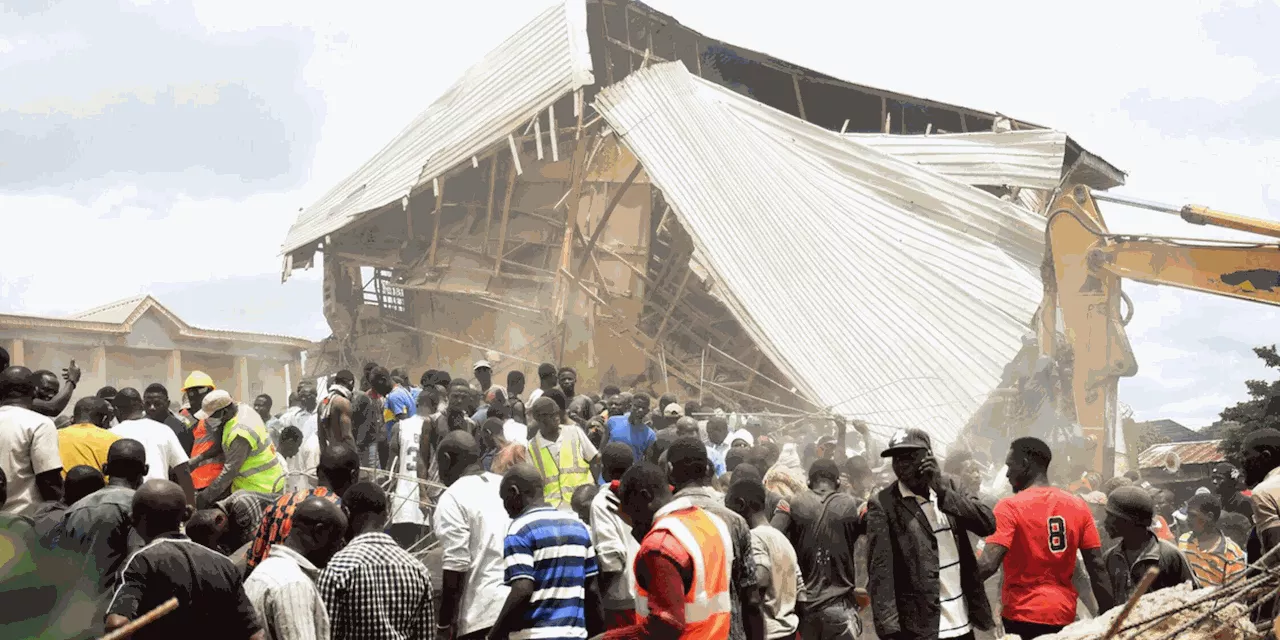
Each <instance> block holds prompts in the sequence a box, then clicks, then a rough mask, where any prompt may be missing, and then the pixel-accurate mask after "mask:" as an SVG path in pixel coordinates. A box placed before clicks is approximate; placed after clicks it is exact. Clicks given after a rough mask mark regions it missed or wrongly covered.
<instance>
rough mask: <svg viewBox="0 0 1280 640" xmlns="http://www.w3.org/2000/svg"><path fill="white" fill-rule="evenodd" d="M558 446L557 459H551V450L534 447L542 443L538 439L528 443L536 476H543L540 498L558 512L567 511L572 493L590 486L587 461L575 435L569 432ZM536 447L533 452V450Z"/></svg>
mask: <svg viewBox="0 0 1280 640" xmlns="http://www.w3.org/2000/svg"><path fill="white" fill-rule="evenodd" d="M569 435H570V437H568V438H565V439H564V441H563V442H561V444H560V459H559V460H556V459H555V458H553V457H552V456H551V448H550V447H546V446H542V447H538V446H536V445H535V444H534V443H535V442H539V441H543V442H545V440H543V438H542V436H541V435H535V436H534V437H532V438H530V439H529V457H530V458H532V459H533V464H534V466H536V467H538V473H540V474H542V481H543V489H542V492H543V495H544V496H545V497H546V499H547V504H549V505H551V506H553V507H555V508H557V509H561V508H564V509H567V508H569V505H570V504H571V503H572V501H573V491H574V490H575V489H577V488H578V487H581V486H582V485H584V484H591V482H592V479H591V469H590V467H588V466H587V461H586V460H583V459H582V444H581V443H580V442H578V437H579V436H578V434H577V432H576V431H575V432H571V433H570V434H569ZM535 447H536V448H535Z"/></svg>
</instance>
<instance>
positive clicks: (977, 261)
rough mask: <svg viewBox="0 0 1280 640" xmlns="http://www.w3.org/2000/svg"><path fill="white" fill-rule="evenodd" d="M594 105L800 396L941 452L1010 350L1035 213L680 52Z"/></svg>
mask: <svg viewBox="0 0 1280 640" xmlns="http://www.w3.org/2000/svg"><path fill="white" fill-rule="evenodd" d="M595 106H596V110H597V111H599V112H600V113H601V114H602V115H603V116H604V118H605V119H606V120H607V121H608V122H609V124H610V125H612V126H613V128H614V129H615V130H616V131H617V132H618V134H619V135H620V136H621V138H622V140H623V141H624V142H625V143H626V144H627V146H628V147H629V148H630V149H631V151H632V152H633V153H635V155H636V156H637V157H638V158H639V159H640V161H641V163H642V164H643V165H644V167H645V171H646V172H647V173H648V175H649V176H650V178H651V179H652V180H653V182H654V183H655V184H656V185H657V186H658V187H659V188H661V189H662V191H663V194H664V196H665V198H666V200H667V202H669V203H670V204H671V206H672V210H673V211H675V212H676V215H677V216H678V217H679V219H680V221H681V222H682V223H683V225H684V226H685V228H686V229H688V230H689V232H690V234H691V235H692V236H693V238H694V244H695V246H696V249H697V251H698V253H699V256H698V260H699V261H700V262H701V263H702V264H703V265H704V266H705V267H706V268H707V270H708V272H709V274H710V277H711V290H712V293H714V294H715V295H716V296H717V297H719V298H720V299H721V300H722V301H723V302H724V303H725V305H726V306H727V307H728V308H729V309H730V311H731V313H732V314H733V315H734V316H735V318H736V319H737V320H738V321H739V322H740V323H741V325H742V326H743V327H744V328H745V330H746V331H747V332H748V333H749V334H750V335H751V337H752V338H753V339H754V340H755V342H756V344H757V345H758V346H760V348H761V349H762V350H763V351H764V352H765V353H766V355H768V357H769V358H770V359H771V360H772V361H773V362H774V364H775V365H777V366H778V367H779V368H780V369H781V370H782V371H783V372H784V373H785V374H786V375H787V376H788V377H789V378H790V379H791V381H792V382H793V383H795V384H796V385H797V386H798V388H799V389H800V392H801V393H802V394H804V395H806V396H807V397H809V398H810V399H812V400H814V401H816V402H818V403H820V404H822V405H826V406H832V407H835V409H836V411H837V412H839V413H841V414H845V415H851V416H859V417H863V418H864V419H865V420H867V421H868V422H870V423H872V426H873V427H875V428H876V429H877V430H878V431H879V432H880V433H881V434H882V435H883V434H885V433H887V432H889V431H890V430H891V429H893V428H902V427H909V426H917V427H922V428H925V429H927V430H929V431H930V432H932V433H933V434H934V437H935V438H936V439H937V440H938V442H939V443H940V444H942V445H944V446H945V445H946V444H949V443H950V442H951V441H952V440H953V439H954V438H955V436H956V434H957V433H958V432H959V430H960V429H961V428H962V427H963V426H964V424H965V422H966V421H967V420H968V419H969V417H970V416H971V415H972V413H973V411H974V410H976V409H977V407H978V406H979V404H980V403H981V400H982V399H983V398H984V397H985V396H986V395H987V394H988V393H989V392H990V391H991V390H992V389H993V388H995V386H996V385H997V384H998V383H999V378H1000V374H1001V371H1002V370H1003V368H1004V366H1005V365H1006V364H1007V363H1008V362H1009V361H1010V360H1011V359H1012V358H1013V357H1014V355H1015V354H1016V353H1017V352H1018V350H1019V348H1021V344H1022V343H1021V340H1022V336H1023V335H1024V334H1025V333H1027V332H1028V331H1029V322H1030V320H1031V318H1032V315H1033V314H1034V313H1035V310H1036V307H1037V305H1038V303H1039V300H1040V297H1041V287H1040V284H1039V281H1038V277H1037V275H1036V273H1037V271H1036V269H1038V266H1039V264H1040V260H1041V258H1042V256H1043V225H1044V221H1043V219H1042V218H1040V217H1039V216H1036V215H1035V214H1033V213H1031V212H1029V211H1027V210H1025V209H1022V208H1020V207H1017V206H1014V205H1012V204H1009V203H1006V202H1002V201H1000V200H999V199H998V198H995V197H993V196H991V195H990V194H987V193H985V192H982V191H980V190H978V189H975V188H973V187H970V186H967V185H964V184H962V183H959V182H957V181H955V180H952V179H950V178H947V177H945V176H941V175H939V174H937V173H933V172H931V171H928V170H926V169H923V168H921V167H919V166H917V165H915V164H911V163H909V162H906V161H903V160H899V159H896V158H894V157H892V156H890V155H887V154H885V153H883V152H880V151H878V150H876V149H874V148H872V147H870V146H867V145H864V144H860V143H858V142H855V141H853V140H849V139H846V138H844V137H842V136H840V135H839V134H838V133H835V132H832V131H828V130H826V129H823V128H821V127H818V126H816V125H812V124H809V123H807V122H804V121H802V120H800V119H798V118H795V117H793V116H790V115H788V114H785V113H782V112H780V111H777V110H775V109H772V108H769V107H767V106H764V105H761V104H760V103H758V102H755V101H753V100H751V99H750V98H748V97H745V96H741V95H739V94H736V93H734V92H732V91H729V90H726V89H723V88H720V87H718V86H716V85H713V84H711V83H709V82H706V81H703V80H701V79H699V78H697V77H695V76H693V75H692V74H690V73H689V72H688V71H687V70H686V69H685V68H684V66H683V65H682V64H680V63H669V64H662V65H657V66H653V67H650V68H648V69H644V70H642V71H639V72H636V73H634V74H632V75H631V76H630V77H628V78H627V79H625V80H623V81H622V82H620V83H618V84H615V85H613V86H611V87H608V88H606V89H604V90H603V91H602V92H601V93H600V94H599V96H598V98H597V103H596V105H595Z"/></svg>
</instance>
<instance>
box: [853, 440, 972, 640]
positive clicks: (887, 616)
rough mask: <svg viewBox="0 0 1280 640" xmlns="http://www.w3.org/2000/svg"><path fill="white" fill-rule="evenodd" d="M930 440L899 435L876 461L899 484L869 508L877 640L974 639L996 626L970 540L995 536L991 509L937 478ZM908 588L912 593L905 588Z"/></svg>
mask: <svg viewBox="0 0 1280 640" xmlns="http://www.w3.org/2000/svg"><path fill="white" fill-rule="evenodd" d="M932 449H933V447H932V443H931V441H930V439H929V434H927V433H925V432H924V431H922V430H920V429H906V430H900V431H898V432H897V433H895V434H894V436H893V438H891V439H890V441H889V447H888V448H887V449H885V450H884V451H883V452H882V453H881V454H880V455H881V456H883V457H891V458H893V473H894V475H895V476H896V477H897V479H898V481H897V483H895V484H893V485H891V486H889V487H887V488H885V489H883V490H881V491H880V492H879V493H878V494H877V495H876V498H875V499H874V500H872V501H871V502H870V503H868V507H867V514H866V523H867V524H866V526H867V535H868V540H869V544H870V551H869V554H870V556H869V557H870V562H869V568H868V571H869V576H868V581H867V584H868V589H869V590H870V592H871V604H872V609H873V613H874V617H875V625H876V633H877V634H878V635H879V636H880V637H882V638H889V637H892V638H898V639H901V640H910V639H915V638H930V639H933V638H939V639H942V640H946V639H947V638H972V637H973V630H974V629H975V628H976V629H981V630H989V629H991V628H992V627H994V626H995V625H994V621H993V620H992V616H991V606H990V604H989V603H988V601H987V594H986V590H985V589H984V588H983V585H982V582H981V581H980V580H978V577H977V571H978V566H977V565H978V561H977V558H976V557H975V555H974V551H973V546H972V544H971V543H970V542H969V536H968V533H969V532H972V533H975V534H977V535H979V536H989V535H991V534H993V533H995V530H996V519H995V515H994V514H993V513H992V511H991V508H990V507H987V506H985V505H983V504H982V503H981V502H980V501H979V500H978V498H977V497H976V496H968V495H965V494H964V493H963V492H962V491H961V490H960V489H959V487H957V485H956V483H955V481H953V480H951V479H948V478H946V477H945V476H943V475H942V472H941V469H939V468H938V461H937V459H936V458H934V457H933V451H932ZM908 585H910V588H908Z"/></svg>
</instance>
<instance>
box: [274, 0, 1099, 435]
mask: <svg viewBox="0 0 1280 640" xmlns="http://www.w3.org/2000/svg"><path fill="white" fill-rule="evenodd" d="M1123 180H1124V174H1123V173H1122V172H1120V171H1119V170H1117V169H1116V168H1115V167H1113V166H1111V165H1110V164H1108V163H1107V162H1106V161H1104V160H1102V159H1101V158H1099V157H1097V156H1095V155H1093V154H1091V153H1089V152H1087V151H1085V150H1084V149H1083V148H1081V147H1080V146H1079V145H1078V144H1077V143H1076V142H1075V141H1073V140H1072V139H1071V138H1069V137H1068V136H1067V135H1065V134H1063V133H1061V132H1058V131H1054V130H1051V129H1048V128H1045V127H1042V126H1039V125H1035V124H1031V123H1028V122H1023V121H1020V120H1017V119H1013V118H1008V117H1005V116H1001V115H998V114H994V113H986V112H983V111H979V110H975V109H969V108H965V107H960V106H954V105H948V104H943V103H940V102H936V101H932V100H927V99H921V98H915V97H911V96H906V95H902V94H898V93H894V92H890V91H883V90H879V89H874V88H870V87H865V86H860V85H857V84H853V83H850V82H846V81H844V80H840V79H837V78H833V77H830V76H827V75H824V74H822V73H819V72H816V71H812V70H809V69H805V68H802V67H799V66H796V65H793V64H791V63H788V62H785V61H782V60H779V59H776V58H773V57H771V56H768V55H765V54H762V53H758V52H755V51H751V50H748V49H745V48H743V47H739V46H736V45H732V44H728V43H725V42H721V41H717V40H715V39H712V38H709V37H707V36H704V35H702V34H701V33H698V32H696V31H694V30H692V29H690V28H688V27H685V26H683V25H681V24H680V23H679V22H677V21H676V20H675V19H674V18H672V17H670V16H667V15H664V14H662V13H660V12H657V11H655V10H653V9H652V8H650V7H648V6H646V5H644V4H642V3H640V2H634V1H627V0H564V1H561V2H557V3H555V4H554V5H553V6H550V7H548V8H547V9H546V10H544V11H543V12H542V13H540V14H539V15H537V17H535V18H534V19H533V20H532V21H531V22H529V23H528V24H527V25H526V26H525V27H523V28H521V29H520V30H519V31H517V32H516V33H515V34H513V35H512V36H510V37H509V38H508V39H507V40H506V41H505V42H503V43H502V44H501V45H500V46H499V47H498V48H496V49H495V50H493V51H492V52H490V53H489V54H488V55H487V56H485V58H484V59H483V60H482V61H480V62H479V63H478V64H476V65H475V66H474V67H472V68H471V69H470V70H468V71H467V72H466V73H465V74H464V75H463V77H462V78H461V79H460V80H458V82H457V83H456V84H454V85H453V86H452V87H451V88H450V89H449V90H447V91H446V92H445V93H444V95H442V96H441V97H440V98H439V99H438V100H437V101H436V102H435V103H433V104H432V105H430V106H429V107H427V109H426V110H425V111H424V112H423V113H422V114H421V115H420V116H419V117H418V118H417V119H415V120H414V121H413V122H412V123H411V124H410V125H409V126H408V127H407V128H406V129H405V130H404V131H403V132H401V133H400V134H399V135H398V136H396V138H395V139H394V140H392V141H391V142H390V143H389V144H388V145H387V146H386V147H384V148H383V149H382V150H381V151H380V152H378V153H377V154H376V155H375V156H374V157H373V158H372V159H370V160H369V161H368V162H367V163H365V164H364V165H363V166H362V167H360V168H359V169H358V170H357V171H356V172H355V173H353V174H352V175H351V176H350V177H348V178H347V179H346V180H344V181H342V182H341V183H340V184H338V185H337V186H335V187H334V188H333V189H332V190H331V191H329V192H328V193H327V194H326V195H325V196H324V197H323V198H322V199H321V200H320V201H319V202H316V203H315V204H313V205H312V206H310V207H308V208H306V209H305V210H303V211H302V212H301V214H300V215H299V216H298V218H297V221H296V222H295V223H294V225H293V227H292V228H291V229H290V231H289V233H288V236H287V237H286V239H285V242H284V246H283V256H284V265H283V269H284V277H286V278H287V277H288V276H289V274H290V273H291V272H292V271H293V270H294V269H298V268H309V267H312V266H314V265H316V264H317V259H318V258H319V264H321V265H322V268H323V272H324V313H325V317H326V319H327V320H328V323H329V325H330V327H331V328H332V330H333V335H332V337H331V338H329V339H328V340H326V341H324V342H323V343H322V345H321V347H320V348H318V349H316V350H315V351H314V352H313V353H312V354H311V356H310V358H309V363H311V365H312V369H313V371H312V373H315V374H320V375H323V374H326V373H331V372H333V371H336V370H338V369H341V368H349V369H353V370H355V369H358V368H359V366H360V365H361V363H362V362H363V361H364V360H375V361H377V362H379V363H382V364H384V365H386V366H389V367H405V368H407V369H409V370H411V371H421V370H423V369H426V368H428V367H442V368H446V369H447V370H449V371H453V372H463V371H469V370H470V366H471V363H472V362H474V361H475V360H478V359H481V358H487V359H489V360H490V361H491V362H493V365H494V373H495V380H497V381H499V382H501V381H502V380H504V379H505V372H506V371H509V370H512V369H520V370H523V371H525V372H526V374H532V373H533V370H534V369H535V368H536V366H537V364H538V363H539V362H543V361H546V362H555V363H562V364H566V365H570V366H576V367H577V368H578V370H579V374H580V378H581V379H582V381H583V382H582V383H581V384H582V386H584V388H598V387H599V386H600V385H604V384H609V383H614V384H619V385H620V386H624V387H626V386H637V387H641V388H649V389H652V390H654V391H655V392H658V393H661V392H664V391H667V390H671V391H674V392H676V393H677V394H678V395H679V396H680V397H682V398H697V399H701V400H704V401H705V403H707V404H714V405H717V406H722V407H725V408H735V409H740V410H750V411H757V412H772V413H775V414H779V415H791V416H803V415H826V414H828V413H839V414H842V415H846V416H850V417H856V418H861V419H863V420H865V421H866V422H868V423H869V424H870V425H871V426H872V428H873V430H875V431H876V432H878V433H880V434H885V433H888V432H889V431H890V430H891V429H895V428H900V427H906V426H919V427H923V428H925V429H927V430H929V431H930V432H932V433H934V434H935V437H936V438H937V439H938V440H939V441H940V442H941V443H942V444H946V443H948V442H950V441H952V440H953V439H955V438H956V437H957V435H958V434H959V433H960V431H961V430H962V429H963V428H964V427H965V426H966V424H969V423H970V421H971V418H972V416H973V415H974V414H975V412H977V411H978V410H979V409H980V408H981V407H983V406H984V401H986V400H987V398H988V396H989V395H990V394H991V392H992V390H993V389H996V388H997V387H1002V386H1008V380H1007V379H1008V378H1009V376H1010V375H1012V374H1011V373H1010V371H1011V369H1010V367H1014V365H1011V364H1010V363H1011V362H1015V361H1016V360H1017V358H1018V357H1019V354H1020V353H1022V354H1023V356H1022V357H1023V358H1024V359H1025V357H1026V350H1025V349H1024V342H1023V341H1024V336H1025V335H1027V334H1028V333H1029V332H1030V331H1031V321H1032V318H1033V316H1034V314H1035V312H1036V309H1037V306H1038V304H1039V301H1040V298H1041V295H1042V291H1041V284H1040V277H1039V270H1040V266H1041V261H1042V259H1043V249H1044V215H1043V208H1044V207H1045V206H1046V204H1047V202H1048V201H1049V199H1050V196H1051V195H1052V193H1053V191H1054V190H1055V189H1056V188H1058V187H1059V185H1061V184H1063V183H1064V182H1065V181H1071V182H1074V183H1080V184H1086V185H1089V186H1091V187H1093V188H1095V189H1107V188H1110V187H1114V186H1117V185H1119V184H1122V183H1123ZM1014 368H1015V369H1016V368H1017V367H1014ZM536 384H537V382H536V380H531V381H530V386H531V387H532V386H536Z"/></svg>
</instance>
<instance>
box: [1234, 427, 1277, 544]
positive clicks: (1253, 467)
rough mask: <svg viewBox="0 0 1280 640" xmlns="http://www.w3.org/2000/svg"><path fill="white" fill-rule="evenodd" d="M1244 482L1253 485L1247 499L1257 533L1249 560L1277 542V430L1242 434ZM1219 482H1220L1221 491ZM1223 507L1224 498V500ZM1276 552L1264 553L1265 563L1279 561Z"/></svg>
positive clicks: (1251, 541) (1251, 542)
mask: <svg viewBox="0 0 1280 640" xmlns="http://www.w3.org/2000/svg"><path fill="white" fill-rule="evenodd" d="M1241 448H1242V449H1243V451H1244V460H1243V462H1244V476H1245V478H1244V479H1245V483H1246V484H1247V485H1248V486H1250V487H1253V490H1252V494H1251V495H1250V498H1249V499H1250V501H1251V502H1252V507H1253V527H1254V532H1255V534H1256V536H1257V543H1258V544H1257V546H1258V548H1257V549H1254V548H1253V546H1254V544H1253V543H1254V541H1253V540H1252V539H1251V540H1250V548H1249V562H1250V563H1254V562H1258V561H1259V560H1260V559H1261V558H1262V557H1263V556H1265V555H1266V554H1267V553H1269V552H1270V551H1271V550H1273V549H1275V548H1276V547H1277V546H1280V471H1277V469H1280V431H1277V430H1275V429H1258V430H1256V431H1254V432H1252V433H1250V434H1248V435H1246V436H1245V438H1244V443H1243V444H1242V446H1241ZM1221 487H1222V485H1219V491H1220V492H1221V491H1222V489H1221ZM1223 504H1224V508H1225V504H1226V503H1225V501H1224V503H1223ZM1276 555H1277V554H1272V555H1271V556H1268V557H1267V565H1268V566H1271V567H1275V566H1277V565H1278V564H1280V558H1277V557H1276Z"/></svg>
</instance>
